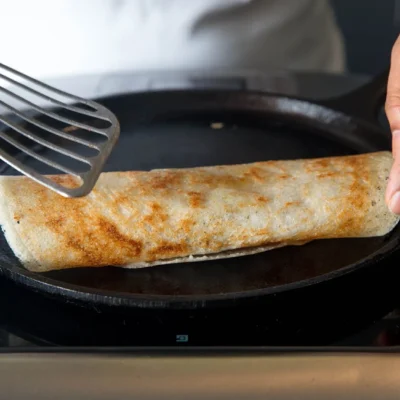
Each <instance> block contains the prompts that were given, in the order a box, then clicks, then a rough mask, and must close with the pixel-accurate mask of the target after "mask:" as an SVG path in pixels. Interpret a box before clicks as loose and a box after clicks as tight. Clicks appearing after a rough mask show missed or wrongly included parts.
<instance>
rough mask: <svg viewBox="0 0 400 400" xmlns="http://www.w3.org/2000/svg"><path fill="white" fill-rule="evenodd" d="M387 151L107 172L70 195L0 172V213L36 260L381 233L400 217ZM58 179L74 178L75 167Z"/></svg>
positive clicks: (208, 251) (237, 247)
mask: <svg viewBox="0 0 400 400" xmlns="http://www.w3.org/2000/svg"><path fill="white" fill-rule="evenodd" d="M392 162H393V159H392V155H391V153H390V152H376V153H368V154H362V155H355V156H342V157H329V158H318V159H302V160H283V161H267V162H255V163H251V164H245V165H224V166H212V167H199V168H187V169H165V170H152V171H126V172H105V173H102V174H101V175H100V177H99V180H98V181H97V184H96V186H95V188H94V189H93V191H92V192H91V193H90V194H89V195H87V196H86V197H81V198H65V197H62V196H60V195H59V194H57V193H55V192H53V191H51V190H49V189H47V188H45V187H43V186H41V185H40V184H38V183H36V182H34V181H33V180H31V179H29V178H27V177H25V176H2V177H0V199H1V200H0V223H1V226H2V229H3V232H4V235H5V238H6V240H7V242H8V244H9V246H10V247H11V249H12V250H13V252H14V254H15V255H16V256H17V257H18V259H19V260H20V261H21V263H22V264H23V265H24V266H25V267H26V268H27V269H29V270H31V271H38V272H43V271H49V270H55V269H64V268H77V267H101V266H109V265H110V266H118V267H124V268H139V267H147V266H152V265H159V264H168V263H176V262H190V261H200V260H210V259H216V258H227V257H235V256H242V255H247V254H252V253H258V252H261V251H266V250H270V249H273V248H277V247H282V246H287V245H299V244H302V243H306V242H309V241H312V240H316V239H328V238H351V237H353V238H355V237H358V238H360V237H371V236H382V235H385V234H387V233H389V232H390V231H391V230H392V229H393V228H394V227H395V225H396V224H397V223H398V221H399V217H397V216H396V215H394V214H393V213H391V212H390V211H389V209H388V208H387V206H386V204H385V199H384V192H385V188H386V184H387V180H388V176H389V171H390V168H391V166H392ZM51 178H52V179H54V180H55V181H57V182H59V183H61V184H64V185H70V186H76V185H77V184H78V180H77V178H74V177H72V176H69V175H52V176H51Z"/></svg>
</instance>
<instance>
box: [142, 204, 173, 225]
mask: <svg viewBox="0 0 400 400" xmlns="http://www.w3.org/2000/svg"><path fill="white" fill-rule="evenodd" d="M149 208H150V213H149V214H147V215H145V216H144V217H143V222H144V223H146V224H149V225H151V226H154V225H156V224H163V223H164V222H166V221H167V219H168V214H167V213H165V212H164V211H163V208H162V207H161V206H160V204H159V203H157V202H150V203H149Z"/></svg>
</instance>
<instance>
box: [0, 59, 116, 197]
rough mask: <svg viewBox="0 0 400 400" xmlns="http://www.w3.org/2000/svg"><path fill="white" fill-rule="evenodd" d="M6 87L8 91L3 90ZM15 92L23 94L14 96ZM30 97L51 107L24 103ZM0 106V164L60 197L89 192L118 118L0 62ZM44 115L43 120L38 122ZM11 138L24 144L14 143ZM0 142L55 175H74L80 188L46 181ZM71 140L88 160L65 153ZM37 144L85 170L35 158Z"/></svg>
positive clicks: (113, 137)
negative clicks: (87, 150) (84, 166)
mask: <svg viewBox="0 0 400 400" xmlns="http://www.w3.org/2000/svg"><path fill="white" fill-rule="evenodd" d="M10 85H11V86H12V88H13V89H12V90H10V88H9V87H8V86H10ZM4 86H7V88H6V87H4ZM16 88H17V89H18V90H21V91H22V92H23V94H21V95H19V94H16V93H15V89H16ZM27 95H28V96H27ZM32 95H34V96H35V98H38V99H39V100H42V101H41V102H42V103H43V101H45V102H47V103H49V104H50V105H52V108H47V107H44V106H43V105H38V102H33V101H30V100H28V99H27V97H29V96H32ZM8 100H12V102H15V101H16V102H18V103H19V104H20V105H21V107H16V106H13V105H11V103H12V102H11V103H10V101H8ZM41 102H40V101H39V103H41ZM0 106H1V107H2V108H3V109H5V110H6V111H7V113H6V114H2V113H0V123H3V124H4V125H5V129H1V128H0V139H2V140H0V159H1V160H3V161H4V162H6V163H7V164H9V165H10V166H12V167H13V168H15V169H16V170H18V171H19V172H21V173H23V174H24V175H26V176H28V177H30V178H31V179H33V180H35V181H36V182H38V183H40V184H42V185H44V186H46V187H47V188H49V189H51V190H54V191H56V192H57V193H59V194H61V195H63V196H65V197H81V196H85V195H87V194H88V193H89V192H90V191H91V190H92V189H93V187H94V185H95V183H96V182H97V179H98V177H99V175H100V173H101V171H102V168H103V166H104V163H105V161H106V160H107V158H108V156H109V155H110V153H111V151H112V149H113V147H114V145H115V143H116V141H117V139H118V136H119V132H120V127H119V123H118V120H117V118H116V116H115V115H114V114H113V113H112V112H111V111H109V110H108V109H107V108H105V107H103V106H102V105H101V104H98V103H96V102H94V101H90V100H85V99H82V98H79V97H77V96H74V95H71V94H68V93H65V92H63V91H61V90H58V89H55V88H53V87H51V86H49V85H47V84H44V83H42V82H40V81H38V80H36V79H33V78H31V77H29V76H27V75H25V74H22V73H21V72H18V71H16V70H14V69H12V68H10V67H7V66H6V65H3V64H0ZM53 108H55V110H53ZM27 110H28V111H32V110H34V111H35V115H34V116H31V115H30V114H29V112H27ZM66 115H67V116H66ZM44 116H45V118H46V122H43V120H42V118H40V117H44ZM88 117H89V118H88ZM88 119H90V124H89V123H88V122H87V120H88ZM47 121H49V122H47ZM53 122H54V123H55V124H53ZM57 123H58V124H60V123H61V124H62V125H64V126H66V127H67V128H68V129H60V128H59V127H55V126H54V125H57ZM101 125H103V126H101ZM76 132H82V134H81V135H79V134H76ZM73 133H75V134H73ZM88 136H89V138H88ZM17 137H18V138H22V139H24V140H17ZM55 139H56V140H55ZM99 139H101V141H100V140H99ZM5 142H6V143H7V146H6V147H10V145H11V146H12V148H14V149H18V150H19V152H18V153H19V154H21V152H22V153H24V155H25V156H28V157H31V158H34V159H36V160H37V161H40V162H41V163H43V164H46V165H47V166H48V167H51V168H53V169H55V170H57V173H62V172H64V173H66V174H70V175H73V176H76V177H78V180H79V181H80V183H81V185H80V186H79V187H73V188H71V187H66V186H62V185H60V184H59V183H56V182H55V181H53V180H52V179H49V178H47V177H46V176H44V175H43V174H41V173H39V172H38V171H37V170H36V169H35V168H32V167H31V166H28V165H26V163H24V162H23V161H21V158H20V157H18V158H17V157H16V156H15V155H12V154H10V153H13V152H10V151H6V150H5V146H4V145H3V146H2V143H3V144H4V143H5ZM27 142H28V143H27ZM72 142H74V144H78V145H80V146H83V147H84V148H86V149H89V150H91V151H92V152H94V153H95V154H94V155H93V154H91V155H90V156H88V155H85V154H82V153H80V152H77V151H72V150H70V149H68V143H72ZM32 144H33V145H36V147H35V146H32ZM38 145H40V146H39V147H42V148H44V149H46V150H51V151H54V152H56V153H58V154H61V155H63V156H65V157H67V158H71V159H73V160H74V162H77V163H83V164H86V166H87V167H86V170H85V171H83V172H82V171H80V170H79V169H78V168H77V169H75V168H71V167H70V166H66V165H65V163H64V164H62V163H60V162H58V161H55V160H52V159H51V158H50V157H47V156H44V155H43V154H40V153H39V152H38V151H36V148H37V147H38ZM65 157H64V158H65ZM67 164H68V163H67Z"/></svg>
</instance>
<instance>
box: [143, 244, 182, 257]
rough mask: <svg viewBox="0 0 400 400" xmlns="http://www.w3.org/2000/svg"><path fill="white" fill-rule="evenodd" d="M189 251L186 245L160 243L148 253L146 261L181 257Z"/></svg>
mask: <svg viewBox="0 0 400 400" xmlns="http://www.w3.org/2000/svg"><path fill="white" fill-rule="evenodd" d="M188 249H189V248H188V246H187V244H186V243H173V242H167V241H160V244H158V245H157V246H156V247H153V248H152V249H150V250H149V251H148V252H147V255H146V259H147V261H154V260H157V259H166V258H173V257H179V256H183V255H186V253H187V252H188Z"/></svg>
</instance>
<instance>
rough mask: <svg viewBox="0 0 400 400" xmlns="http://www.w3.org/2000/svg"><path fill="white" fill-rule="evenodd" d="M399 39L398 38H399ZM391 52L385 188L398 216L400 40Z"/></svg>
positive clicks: (387, 101)
mask: <svg viewBox="0 0 400 400" xmlns="http://www.w3.org/2000/svg"><path fill="white" fill-rule="evenodd" d="M399 38H400V37H399ZM399 38H398V39H397V41H396V43H395V45H394V46H393V50H392V57H391V63H390V72H389V79H388V85H387V95H386V103H385V112H386V116H387V119H388V122H389V125H390V130H391V132H392V153H393V157H394V161H393V167H392V170H391V172H390V176H389V182H388V185H387V188H386V203H387V205H388V206H389V208H390V210H391V211H392V212H393V213H395V214H400V40H399Z"/></svg>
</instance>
